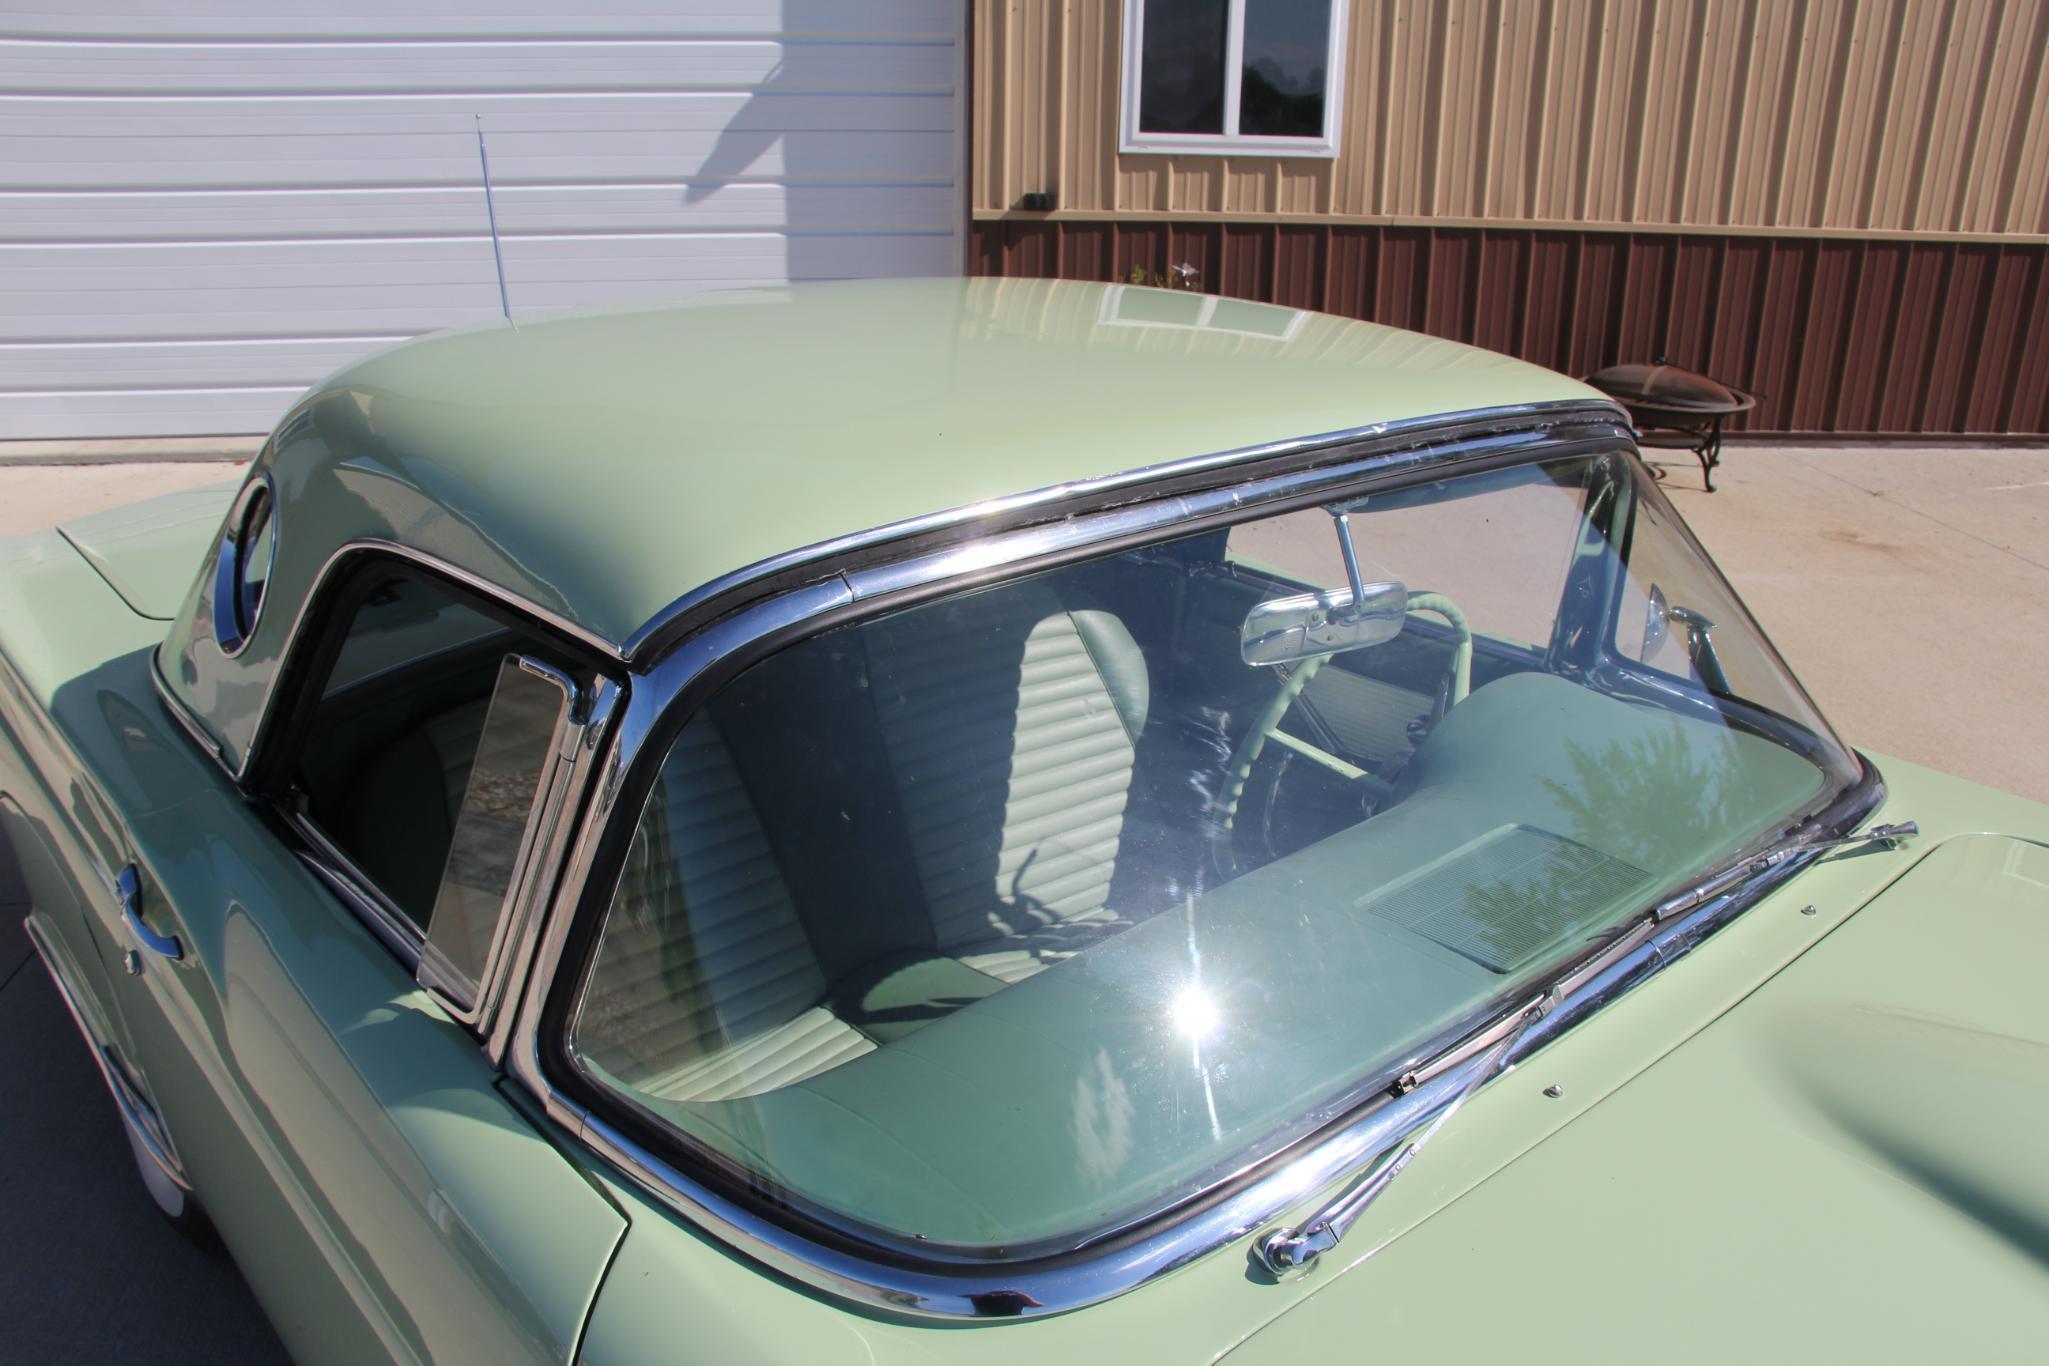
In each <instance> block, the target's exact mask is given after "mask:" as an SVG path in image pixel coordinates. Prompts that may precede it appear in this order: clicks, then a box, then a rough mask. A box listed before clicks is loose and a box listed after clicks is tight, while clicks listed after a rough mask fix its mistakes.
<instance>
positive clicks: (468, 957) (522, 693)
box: [427, 659, 569, 1004]
mask: <svg viewBox="0 0 2049 1366" xmlns="http://www.w3.org/2000/svg"><path fill="white" fill-rule="evenodd" d="M568 706H569V695H568V693H566V692H565V691H564V690H563V687H562V685H561V684H560V683H558V682H557V681H555V680H554V679H552V678H544V677H541V676H540V675H537V674H534V673H531V672H529V671H528V670H527V669H525V668H523V667H521V665H520V662H519V661H518V660H517V659H507V660H506V661H505V662H504V664H503V665H502V666H501V667H500V669H499V671H498V690H497V692H496V693H495V694H493V696H492V698H491V707H490V711H489V713H488V715H487V717H486V719H485V722H484V731H483V736H482V738H481V739H480V740H479V741H478V744H477V757H476V761H475V762H474V763H473V764H472V765H471V766H470V773H469V781H468V782H467V783H466V784H464V788H463V797H462V805H461V807H460V809H459V810H458V812H457V814H456V818H455V833H454V836H453V838H452V839H451V841H450V844H449V851H448V859H447V863H446V866H445V867H444V869H443V871H442V874H441V889H440V892H439V894H438V895H437V896H436V897H435V899H434V911H433V915H432V918H431V919H430V920H429V922H428V934H427V944H428V949H429V954H428V958H429V962H430V964H431V966H432V968H433V970H434V973H433V975H434V977H435V978H436V979H437V981H436V984H437V985H441V986H444V987H446V988H448V989H449V990H450V991H451V992H452V993H453V994H454V995H455V996H456V998H457V999H458V1000H460V1001H462V1002H464V1003H466V1004H467V1003H469V1002H471V1001H473V1000H474V999H475V996H476V987H477V983H478V982H480V981H481V980H482V979H483V975H484V966H485V962H486V960H487V958H488V957H489V955H490V950H491V936H492V934H493V933H494V932H495V931H496V929H497V927H498V921H499V917H500V915H501V914H502V912H503V910H504V906H505V897H506V893H507V892H509V891H510V890H511V889H512V879H513V876H514V874H515V873H516V872H517V871H518V866H519V852H520V844H521V841H522V839H523V837H524V836H525V834H526V831H527V826H528V823H529V819H530V818H531V816H532V814H533V808H534V798H535V797H536V796H537V795H538V794H539V792H540V790H541V782H542V779H543V778H544V777H545V776H546V772H547V767H548V763H549V760H550V758H551V757H552V756H553V754H554V752H555V737H556V732H557V728H558V727H559V726H560V725H561V723H562V718H563V716H564V714H565V713H566V711H567V710H568Z"/></svg>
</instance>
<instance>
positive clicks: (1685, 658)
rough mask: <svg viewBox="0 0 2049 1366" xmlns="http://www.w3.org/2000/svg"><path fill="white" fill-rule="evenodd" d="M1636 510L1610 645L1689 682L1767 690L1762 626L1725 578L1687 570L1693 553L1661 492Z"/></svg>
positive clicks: (1742, 693)
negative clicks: (1705, 675) (1754, 619)
mask: <svg viewBox="0 0 2049 1366" xmlns="http://www.w3.org/2000/svg"><path fill="white" fill-rule="evenodd" d="M1635 516H1636V529H1635V534H1634V535H1633V536H1631V538H1630V546H1629V559H1628V565H1627V570H1626V573H1625V574H1624V575H1623V579H1622V590H1621V591H1622V606H1621V609H1620V610H1619V611H1618V612H1617V613H1616V614H1615V640H1614V648H1615V652H1616V653H1617V654H1618V655H1620V656H1622V657H1623V658H1625V659H1630V660H1635V661H1637V662H1639V663H1642V664H1647V665H1649V666H1650V667H1651V668H1653V669H1656V670H1658V671H1659V672H1661V673H1665V674H1670V675H1672V676H1674V677H1676V678H1680V679H1684V680H1686V681H1687V682H1690V683H1692V684H1694V685H1695V686H1699V687H1712V688H1713V689H1714V690H1715V691H1726V692H1728V693H1730V694H1732V695H1734V696H1736V697H1743V698H1750V699H1752V700H1756V701H1763V700H1764V699H1767V698H1769V697H1771V696H1772V695H1773V693H1774V692H1775V691H1776V685H1775V683H1774V676H1775V674H1776V673H1777V671H1778V664H1777V661H1776V660H1775V658H1774V657H1773V656H1772V655H1771V654H1770V653H1769V648H1770V647H1769V646H1767V645H1765V643H1764V635H1763V633H1762V632H1761V631H1759V630H1758V629H1757V626H1756V623H1754V622H1753V621H1752V620H1751V619H1750V614H1749V613H1748V612H1747V611H1746V610H1745V609H1744V607H1743V605H1742V604H1741V603H1740V602H1738V601H1737V599H1736V595H1735V594H1734V593H1732V592H1730V591H1729V588H1728V586H1727V585H1726V584H1724V583H1723V582H1722V581H1721V580H1720V579H1719V578H1716V577H1709V576H1702V575H1700V574H1697V573H1695V572H1693V566H1694V565H1695V564H1696V563H1698V555H1697V553H1696V552H1695V551H1694V549H1693V547H1692V544H1691V538H1690V537H1687V536H1684V535H1683V534H1682V531H1681V528H1680V526H1679V522H1678V518H1677V517H1676V516H1675V515H1674V514H1673V512H1672V510H1671V508H1670V507H1669V505H1667V504H1666V503H1665V502H1664V500H1663V496H1662V495H1650V496H1647V497H1645V498H1643V499H1640V500H1639V501H1638V502H1637V505H1636V513H1635ZM1732 628H1733V629H1732ZM1703 669H1705V670H1706V671H1707V674H1708V675H1711V676H1712V678H1709V677H1704V676H1703Z"/></svg>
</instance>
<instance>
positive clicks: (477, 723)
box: [293, 574, 546, 931]
mask: <svg viewBox="0 0 2049 1366" xmlns="http://www.w3.org/2000/svg"><path fill="white" fill-rule="evenodd" d="M342 629H343V630H344V631H345V635H344V638H343V641H342V644H341V647H340V651H339V655H338V658H337V660H336V663H335V665H334V668H333V670H332V671H331V672H330V674H329V675H328V677H327V679H326V680H325V681H324V682H323V683H322V686H321V697H320V702H319V705H318V706H317V707H316V708H315V710H314V713H313V719H312V722H311V724H310V726H309V727H308V731H307V735H306V739H305V743H304V745H303V746H302V748H301V749H300V751H299V755H298V759H297V767H296V770H295V772H294V775H293V787H294V791H295V793H296V797H297V801H298V804H299V807H300V809H301V810H302V812H303V813H304V815H305V817H306V818H307V819H308V820H309V821H311V822H312V823H313V824H314V825H316V826H318V827H319V829H320V831H321V833H322V834H323V835H325V836H326V837H327V839H328V840H329V841H330V842H331V843H332V844H334V845H335V846H336V847H337V848H339V849H340V850H341V852H342V853H343V854H345V855H347V856H348V858H349V860H350V862H351V863H353V864H354V865H355V867H356V870H357V871H358V872H360V873H361V874H363V875H364V876H365V877H367V878H368V879H369V880H370V881H371V882H372V883H373V884H374V885H375V887H376V888H377V890H379V891H381V892H382V893H383V894H384V896H385V898H386V899H387V900H388V901H390V902H391V903H392V904H393V906H394V907H395V908H396V909H397V910H398V911H400V912H401V913H402V914H403V915H404V916H405V918H406V919H407V920H409V921H410V922H412V924H413V925H414V926H415V927H416V928H418V929H420V930H422V931H425V930H426V929H427V928H428V926H429V923H430V920H431V917H432V913H433V909H434V904H435V896H436V892H437V889H438V888H439V886H440V882H441V873H442V869H443V867H444V865H445V864H446V863H447V861H448V850H449V844H450V840H451V839H452V837H453V836H454V833H455V825H456V819H457V816H458V814H459V812H460V810H461V806H462V800H463V793H464V790H465V788H466V787H467V785H468V783H469V777H470V767H471V764H472V763H473V762H474V761H475V759H476V754H477V741H478V738H479V736H481V735H482V733H483V729H484V720H485V716H486V714H487V712H488V710H489V707H490V700H491V694H492V690H493V688H494V687H495V685H496V683H497V679H498V671H499V667H500V665H501V663H502V662H503V661H504V659H505V656H506V655H507V654H508V653H522V654H531V653H535V652H536V651H537V650H539V649H541V648H542V647H541V646H540V644H539V642H537V641H534V640H532V639H529V638H527V637H525V636H523V635H522V634H521V633H519V632H516V631H510V630H507V629H506V628H505V627H504V626H503V625H501V624H500V623H499V622H497V621H496V620H494V619H492V618H490V617H487V616H485V615H484V614H483V613H481V612H478V611H475V610H474V609H472V608H470V607H469V606H467V605H466V604H464V603H462V602H459V601H457V600H456V599H454V598H452V597H451V596H450V595H449V594H448V593H446V592H444V591H443V590H442V589H441V588H440V587H438V586H437V585H436V584H434V583H432V582H430V581H428V580H425V579H421V578H415V577H412V576H410V575H402V574H394V575H390V576H388V577H385V578H383V579H380V580H379V581H378V582H376V583H375V584H373V585H370V586H369V587H368V589H367V590H366V591H365V592H364V593H363V595H362V597H361V603H360V606H358V607H357V608H356V610H355V612H354V613H353V615H352V616H350V617H349V619H348V621H347V623H346V625H345V627H343V628H342ZM543 657H544V658H545V657H546V656H545V655H543Z"/></svg>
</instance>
